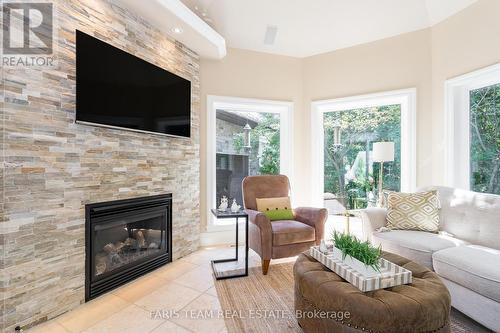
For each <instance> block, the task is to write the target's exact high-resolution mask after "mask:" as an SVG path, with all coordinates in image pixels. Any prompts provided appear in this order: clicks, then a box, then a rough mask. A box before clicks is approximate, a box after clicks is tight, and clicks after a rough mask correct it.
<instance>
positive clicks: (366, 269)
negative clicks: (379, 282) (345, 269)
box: [333, 246, 380, 277]
mask: <svg viewBox="0 0 500 333" xmlns="http://www.w3.org/2000/svg"><path fill="white" fill-rule="evenodd" d="M333 257H334V258H335V259H338V260H340V261H342V262H343V263H344V264H345V265H347V266H349V267H351V268H352V269H354V270H356V271H357V272H359V273H361V274H363V275H364V276H365V277H374V276H378V275H380V272H379V271H377V270H375V269H373V268H372V267H370V266H367V265H365V264H364V263H362V262H361V261H359V260H358V259H356V258H353V257H351V256H349V255H348V256H346V257H345V258H342V251H340V250H339V249H338V248H336V247H335V246H334V247H333Z"/></svg>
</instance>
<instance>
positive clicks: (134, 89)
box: [76, 30, 191, 137]
mask: <svg viewBox="0 0 500 333" xmlns="http://www.w3.org/2000/svg"><path fill="white" fill-rule="evenodd" d="M76 121H77V122H78V123H90V124H94V125H104V126H112V127H120V128H125V129H130V130H136V131H146V132H155V133H161V134H168V135H175V136H181V137H189V136H190V132H191V82H190V81H189V80H186V79H184V78H182V77H180V76H177V75H175V74H173V73H170V72H168V71H166V70H164V69H162V68H160V67H158V66H155V65H153V64H151V63H149V62H147V61H145V60H143V59H140V58H138V57H136V56H133V55H131V54H129V53H127V52H125V51H123V50H120V49H118V48H116V47H114V46H111V45H109V44H107V43H105V42H103V41H101V40H99V39H96V38H94V37H92V36H89V35H87V34H85V33H83V32H81V31H78V30H77V31H76Z"/></svg>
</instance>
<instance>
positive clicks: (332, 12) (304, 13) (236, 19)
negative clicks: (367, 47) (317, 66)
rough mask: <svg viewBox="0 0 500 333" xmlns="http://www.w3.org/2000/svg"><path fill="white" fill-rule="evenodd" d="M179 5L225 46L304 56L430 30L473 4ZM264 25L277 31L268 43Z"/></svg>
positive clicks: (227, 1) (318, 1)
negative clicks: (202, 20) (202, 18)
mask: <svg viewBox="0 0 500 333" xmlns="http://www.w3.org/2000/svg"><path fill="white" fill-rule="evenodd" d="M181 1H182V2H183V3H184V4H185V5H187V6H188V7H189V8H191V9H192V10H193V11H194V12H196V13H197V14H198V15H200V13H205V14H206V15H207V16H208V17H209V20H206V21H208V22H209V23H210V25H211V26H212V27H213V28H214V29H215V30H216V31H217V32H219V33H220V34H221V35H222V36H223V37H224V38H225V39H226V44H227V46H228V47H232V48H241V49H248V50H254V51H260V52H267V53H274V54H282V55H288V56H295V57H307V56H311V55H315V54H320V53H325V52H329V51H333V50H337V49H341V48H346V47H350V46H354V45H358V44H363V43H367V42H371V41H375V40H379V39H383V38H387V37H391V36H395V35H399V34H402V33H406V32H410V31H415V30H419V29H423V28H426V27H429V26H432V25H434V24H436V23H438V22H440V21H442V20H444V19H446V18H447V17H449V16H451V15H453V14H455V13H457V12H458V11H460V10H462V9H464V8H465V7H467V6H469V5H471V4H472V3H474V2H475V1H477V0H181ZM195 6H196V7H197V9H196V10H195ZM268 26H276V27H277V29H278V31H277V34H276V39H275V42H274V44H272V45H267V44H265V43H264V37H265V34H266V28H267V27H268Z"/></svg>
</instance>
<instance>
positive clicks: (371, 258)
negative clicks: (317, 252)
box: [332, 231, 382, 277]
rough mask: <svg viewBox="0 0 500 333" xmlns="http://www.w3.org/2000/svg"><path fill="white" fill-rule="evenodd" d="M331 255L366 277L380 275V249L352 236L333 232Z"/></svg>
mask: <svg viewBox="0 0 500 333" xmlns="http://www.w3.org/2000/svg"><path fill="white" fill-rule="evenodd" d="M332 238H333V243H334V247H333V255H334V257H336V259H339V260H342V261H343V262H344V263H345V264H346V265H348V266H350V267H351V268H353V269H355V270H356V271H358V272H359V273H361V274H363V275H364V276H366V277H371V276H376V275H379V274H380V257H381V254H382V249H381V247H380V246H379V247H374V246H372V245H371V244H370V243H369V242H368V241H366V242H362V241H361V240H359V239H358V238H356V237H355V236H353V235H350V234H346V233H340V232H337V231H334V232H333V235H332Z"/></svg>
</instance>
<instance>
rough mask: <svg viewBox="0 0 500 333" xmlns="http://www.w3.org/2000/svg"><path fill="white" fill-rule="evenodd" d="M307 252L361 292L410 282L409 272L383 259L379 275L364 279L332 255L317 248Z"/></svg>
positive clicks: (360, 274)
mask: <svg viewBox="0 0 500 333" xmlns="http://www.w3.org/2000/svg"><path fill="white" fill-rule="evenodd" d="M309 252H310V255H311V257H313V258H314V259H316V260H317V261H319V262H320V263H322V264H323V265H325V266H326V267H328V268H329V269H330V270H331V271H333V272H335V273H336V274H337V275H338V276H340V277H341V278H343V279H344V280H346V281H347V282H349V283H350V284H352V285H353V286H355V287H357V288H358V289H359V290H361V291H363V292H365V291H372V290H377V289H384V288H390V287H394V286H399V285H402V284H409V283H411V282H412V275H411V271H409V270H407V269H405V268H403V267H401V266H398V265H396V264H393V263H392V262H390V261H387V260H385V259H380V274H379V275H377V276H374V277H366V276H364V275H363V274H362V273H360V272H358V271H356V270H354V269H353V268H351V267H350V266H348V265H346V264H345V263H344V262H342V261H341V260H339V259H337V258H335V257H334V255H333V254H332V253H326V254H324V253H322V252H321V251H320V250H319V246H313V247H311V249H310V250H309Z"/></svg>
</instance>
